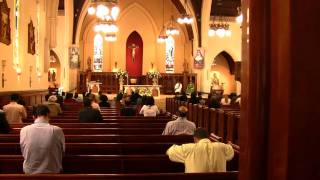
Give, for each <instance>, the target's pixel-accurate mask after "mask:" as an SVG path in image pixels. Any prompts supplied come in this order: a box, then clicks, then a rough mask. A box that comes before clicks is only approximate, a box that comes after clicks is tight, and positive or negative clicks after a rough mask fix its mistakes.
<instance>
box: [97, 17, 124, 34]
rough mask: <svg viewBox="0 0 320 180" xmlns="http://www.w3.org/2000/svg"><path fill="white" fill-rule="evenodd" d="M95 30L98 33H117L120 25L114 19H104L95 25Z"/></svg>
mask: <svg viewBox="0 0 320 180" xmlns="http://www.w3.org/2000/svg"><path fill="white" fill-rule="evenodd" d="M94 31H95V32H96V33H104V34H106V33H117V32H118V31H119V28H118V26H117V25H116V23H115V22H114V21H112V20H109V21H107V20H102V21H99V22H98V24H96V25H95V26H94Z"/></svg>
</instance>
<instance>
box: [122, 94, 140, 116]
mask: <svg viewBox="0 0 320 180" xmlns="http://www.w3.org/2000/svg"><path fill="white" fill-rule="evenodd" d="M136 114H137V109H136V107H135V106H132V105H131V101H130V97H126V99H125V101H124V106H123V107H121V108H120V115H121V116H135V115H136Z"/></svg>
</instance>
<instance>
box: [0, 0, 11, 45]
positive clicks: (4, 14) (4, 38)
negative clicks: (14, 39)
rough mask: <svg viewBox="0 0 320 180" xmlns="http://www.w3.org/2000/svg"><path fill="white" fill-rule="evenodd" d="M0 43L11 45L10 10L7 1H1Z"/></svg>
mask: <svg viewBox="0 0 320 180" xmlns="http://www.w3.org/2000/svg"><path fill="white" fill-rule="evenodd" d="M0 42H2V43H4V44H6V45H9V44H10V43H11V28H10V8H8V4H7V1H6V0H2V1H0Z"/></svg>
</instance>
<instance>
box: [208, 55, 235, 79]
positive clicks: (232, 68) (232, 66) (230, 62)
mask: <svg viewBox="0 0 320 180" xmlns="http://www.w3.org/2000/svg"><path fill="white" fill-rule="evenodd" d="M220 55H221V56H223V57H224V58H225V59H226V61H227V63H228V66H229V71H230V74H235V61H234V59H233V58H232V56H231V55H230V54H229V53H228V52H226V51H221V52H220V53H219V54H218V55H216V56H215V57H214V60H213V62H212V64H214V62H215V60H216V57H218V56H220Z"/></svg>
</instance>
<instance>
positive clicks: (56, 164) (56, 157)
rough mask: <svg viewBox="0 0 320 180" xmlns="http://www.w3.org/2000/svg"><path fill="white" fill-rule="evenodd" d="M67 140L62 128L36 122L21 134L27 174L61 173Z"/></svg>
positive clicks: (43, 122)
mask: <svg viewBox="0 0 320 180" xmlns="http://www.w3.org/2000/svg"><path fill="white" fill-rule="evenodd" d="M64 143H65V138H64V134H63V131H62V129H61V128H59V127H57V126H52V125H50V124H49V123H48V122H45V121H41V120H36V121H35V123H34V124H32V125H29V126H26V127H24V128H22V129H21V132H20V146H21V151H22V154H23V157H24V162H23V171H24V172H25V173H26V174H38V173H59V172H60V171H61V170H62V156H63V152H64V151H65V145H64Z"/></svg>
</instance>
